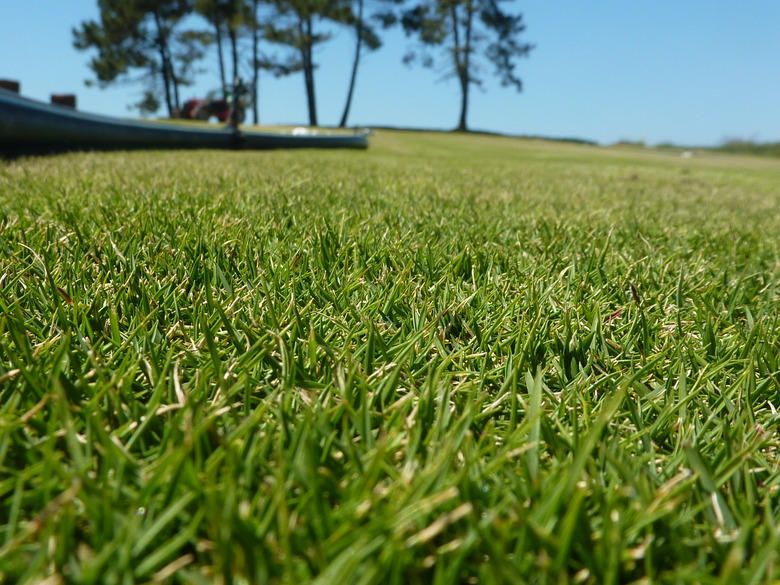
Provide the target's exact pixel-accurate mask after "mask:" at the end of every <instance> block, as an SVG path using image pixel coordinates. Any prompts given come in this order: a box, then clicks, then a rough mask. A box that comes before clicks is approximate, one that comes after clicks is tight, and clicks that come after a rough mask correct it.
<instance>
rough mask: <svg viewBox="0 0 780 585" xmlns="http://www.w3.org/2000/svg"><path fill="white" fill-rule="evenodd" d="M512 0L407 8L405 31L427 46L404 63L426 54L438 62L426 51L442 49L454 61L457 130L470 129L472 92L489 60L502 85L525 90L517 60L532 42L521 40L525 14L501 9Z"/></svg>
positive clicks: (429, 61) (434, 1)
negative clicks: (468, 118)
mask: <svg viewBox="0 0 780 585" xmlns="http://www.w3.org/2000/svg"><path fill="white" fill-rule="evenodd" d="M510 1H511V0H424V1H422V2H418V3H417V4H416V5H414V6H413V7H412V8H409V9H407V10H405V11H404V12H403V14H402V16H401V23H402V25H403V27H404V30H405V31H406V33H407V35H415V36H417V37H418V39H419V40H420V43H421V44H422V46H423V51H422V55H420V54H418V53H416V52H410V53H408V54H407V55H406V56H405V57H404V61H405V62H407V63H410V62H412V61H414V60H415V59H417V58H418V57H420V56H421V57H422V63H423V65H425V66H429V67H430V66H433V65H434V64H435V60H434V59H433V58H432V57H431V56H430V55H429V54H428V53H427V52H426V51H425V50H426V49H429V48H432V47H441V48H444V49H445V50H446V52H447V54H448V55H449V58H450V59H451V60H450V62H449V67H448V69H449V75H450V76H454V77H456V78H457V80H458V85H459V88H460V97H461V100H460V116H459V119H458V125H457V128H456V129H457V130H460V131H467V130H468V122H467V117H468V110H469V90H470V88H471V86H472V85H476V86H478V87H479V86H481V85H482V82H483V81H482V78H481V77H480V71H481V69H482V65H483V63H484V61H485V60H487V61H488V62H489V63H491V64H492V65H493V66H494V68H495V74H496V75H497V76H498V77H499V79H500V80H501V85H502V86H505V87H506V86H513V87H514V88H515V89H517V91H522V88H523V84H522V81H521V80H520V78H519V77H518V76H517V75H516V74H515V67H516V61H517V58H519V57H525V56H527V55H528V54H529V53H530V52H531V50H532V49H533V45H529V44H527V43H523V42H521V41H520V40H519V38H518V37H519V36H520V34H521V33H523V32H524V31H525V24H524V23H523V17H522V15H520V14H513V13H511V12H508V11H506V10H504V9H503V8H502V6H501V5H502V4H503V3H505V2H510Z"/></svg>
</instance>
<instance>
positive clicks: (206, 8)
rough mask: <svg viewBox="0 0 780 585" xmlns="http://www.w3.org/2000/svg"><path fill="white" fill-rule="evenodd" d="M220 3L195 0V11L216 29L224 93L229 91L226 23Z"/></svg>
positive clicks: (220, 76) (220, 81)
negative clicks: (224, 38) (224, 40)
mask: <svg viewBox="0 0 780 585" xmlns="http://www.w3.org/2000/svg"><path fill="white" fill-rule="evenodd" d="M220 8H221V7H220V4H219V2H217V1H216V0H195V12H197V13H198V14H200V15H201V16H203V18H205V19H206V20H207V21H208V22H209V24H211V26H212V28H213V30H214V45H215V47H216V49H217V63H218V64H219V83H220V87H221V88H222V91H223V93H227V91H228V85H227V78H226V76H225V52H224V46H223V44H222V35H223V33H224V29H225V24H224V16H223V14H222V10H221V9H220Z"/></svg>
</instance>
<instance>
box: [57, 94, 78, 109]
mask: <svg viewBox="0 0 780 585" xmlns="http://www.w3.org/2000/svg"><path fill="white" fill-rule="evenodd" d="M51 103H53V104H57V105H58V106H65V107H66V108H72V109H74V110H75V109H76V96H75V95H73V94H72V93H53V94H51Z"/></svg>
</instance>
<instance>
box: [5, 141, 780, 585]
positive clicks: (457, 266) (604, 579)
mask: <svg viewBox="0 0 780 585" xmlns="http://www.w3.org/2000/svg"><path fill="white" fill-rule="evenodd" d="M778 218H780V160H777V159H771V158H759V157H748V156H732V155H725V154H715V153H696V154H695V155H694V156H693V157H692V158H682V157H681V156H680V153H677V152H671V151H663V150H658V151H655V150H651V149H641V150H640V149H627V148H600V147H594V146H580V145H573V144H561V143H553V142H546V141H541V140H520V139H512V138H502V137H494V136H484V135H482V136H480V135H476V136H468V135H461V134H447V133H404V132H393V131H379V132H377V134H376V135H375V136H373V137H372V138H371V147H370V149H369V150H368V151H365V152H357V151H314V150H307V151H294V152H293V151H290V152H285V151H274V152H213V151H191V152H182V151H176V152H164V151H160V152H126V153H125V152H114V153H76V154H68V155H62V156H53V157H39V158H29V159H17V160H15V161H7V162H0V582H4V583H46V584H47V585H55V584H66V583H67V584H71V583H74V584H82V583H95V584H121V585H124V584H128V585H129V584H134V583H187V584H193V585H201V584H203V585H206V584H209V585H222V584H225V585H227V584H233V583H235V584H248V583H253V584H254V583H258V584H260V583H272V584H287V583H289V584H296V585H297V584H307V583H315V584H318V585H319V584H322V585H325V584H339V585H340V584H356V585H371V584H381V585H395V584H399V585H400V584H436V585H444V584H469V585H471V584H496V585H499V584H509V583H529V584H530V583H534V584H537V583H538V584H551V585H552V584H556V585H560V584H566V583H572V584H593V585H602V584H624V583H626V584H627V583H635V584H636V585H640V584H641V585H649V584H652V583H669V584H719V583H722V584H724V585H726V584H731V583H744V584H751V585H753V584H761V583H772V582H777V580H778V579H780V565H779V563H780V558H779V557H778V552H780V492H779V490H780V473H778V469H779V467H778V464H779V463H780V462H779V461H778V447H779V446H780V440H779V438H778V422H779V421H780V417H779V416H778V413H777V407H778V405H780V321H779V320H780V247H779V246H780V244H779V242H780V221H778Z"/></svg>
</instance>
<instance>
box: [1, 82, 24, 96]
mask: <svg viewBox="0 0 780 585" xmlns="http://www.w3.org/2000/svg"><path fill="white" fill-rule="evenodd" d="M0 88H2V89H7V90H8V91H12V92H14V93H19V90H20V89H21V87H20V85H19V82H18V81H14V80H13V79H0Z"/></svg>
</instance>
